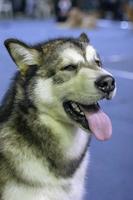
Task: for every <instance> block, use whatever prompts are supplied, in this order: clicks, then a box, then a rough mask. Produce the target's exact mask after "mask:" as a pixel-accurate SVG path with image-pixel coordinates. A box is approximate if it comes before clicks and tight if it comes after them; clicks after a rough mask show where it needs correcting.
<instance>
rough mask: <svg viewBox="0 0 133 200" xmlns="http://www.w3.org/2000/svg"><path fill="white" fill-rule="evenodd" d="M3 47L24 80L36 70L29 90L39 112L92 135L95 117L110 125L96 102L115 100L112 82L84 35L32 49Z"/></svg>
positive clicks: (16, 44) (19, 45)
mask: <svg viewBox="0 0 133 200" xmlns="http://www.w3.org/2000/svg"><path fill="white" fill-rule="evenodd" d="M5 45H6V47H7V48H8V50H9V53H10V55H11V56H12V58H13V60H14V61H15V62H16V64H17V65H18V67H19V69H20V71H21V74H22V76H23V77H25V75H26V73H27V71H28V70H29V69H30V70H32V67H33V66H36V69H37V70H36V73H35V75H34V76H33V77H32V79H31V81H30V82H29V84H30V85H31V87H30V86H28V87H29V88H30V89H29V98H30V99H31V100H32V101H33V102H34V104H35V105H36V107H37V108H38V110H39V112H42V113H45V114H48V115H50V116H52V117H53V118H55V119H58V120H60V121H63V122H65V123H71V124H77V125H79V126H80V127H82V128H83V129H85V130H87V131H90V130H91V131H92V132H93V130H94V132H98V130H96V128H94V122H93V121H95V120H96V117H94V115H95V114H96V113H98V114H99V119H100V117H101V119H102V120H104V121H108V123H110V122H109V120H108V119H105V118H106V117H107V116H103V113H102V114H100V112H101V111H100V107H99V104H98V101H99V100H101V99H103V98H106V99H111V98H112V97H113V96H114V94H115V81H114V78H113V77H112V75H111V74H110V73H109V72H107V71H105V70H104V69H103V68H102V64H101V60H100V58H99V56H98V54H97V52H96V50H95V49H94V48H93V47H92V46H91V45H90V43H89V39H88V38H87V36H86V35H85V34H81V36H80V37H79V38H77V39H57V40H52V41H49V42H47V43H44V44H41V45H38V46H33V47H31V46H30V47H29V46H27V45H26V44H24V43H22V42H20V41H18V40H13V39H10V40H7V41H6V42H5ZM92 115H93V117H91V116H92ZM100 115H101V116H100ZM90 118H91V119H90ZM96 121H97V120H96ZM89 122H90V123H89ZM99 124H100V123H98V122H97V125H98V126H99V127H98V129H100V128H101V126H100V125H99ZM104 124H105V123H104ZM104 126H105V125H104ZM108 126H109V124H108ZM106 129H107V128H106ZM97 135H98V133H97Z"/></svg>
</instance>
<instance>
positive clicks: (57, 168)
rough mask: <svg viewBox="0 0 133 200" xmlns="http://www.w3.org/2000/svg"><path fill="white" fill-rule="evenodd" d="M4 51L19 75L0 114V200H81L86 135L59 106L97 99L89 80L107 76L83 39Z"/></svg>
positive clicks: (14, 45)
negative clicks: (12, 61) (7, 52)
mask: <svg viewBox="0 0 133 200" xmlns="http://www.w3.org/2000/svg"><path fill="white" fill-rule="evenodd" d="M5 46H6V47H7V49H8V51H9V53H10V55H11V57H12V58H13V60H14V62H15V63H16V64H17V66H18V69H19V70H18V72H17V73H16V75H15V76H14V79H13V82H12V84H11V85H10V88H9V90H8V91H7V93H6V95H5V97H4V99H3V101H2V105H1V109H0V163H1V164H0V199H1V200H74V199H76V200H82V199H83V194H84V181H85V173H86V168H87V164H88V152H87V148H88V145H89V142H90V138H91V133H90V132H89V131H87V130H85V129H84V128H82V127H81V126H80V125H79V124H78V123H76V122H74V121H73V120H72V119H71V118H70V117H69V116H68V115H67V113H66V112H65V110H64V107H63V102H65V101H66V100H70V101H74V102H79V103H82V104H92V103H95V102H97V101H98V100H100V99H102V98H103V94H102V93H101V92H100V91H99V90H98V89H97V88H96V86H95V80H96V79H97V78H99V77H100V76H101V75H107V74H109V73H108V72H107V71H105V70H103V69H102V68H101V67H100V66H99V65H98V64H97V62H96V60H99V58H98V56H97V53H96V51H95V49H94V48H93V47H92V46H90V44H89V39H88V38H87V36H86V35H85V34H82V35H81V36H80V37H79V38H76V39H73V38H60V39H56V40H51V41H48V42H44V43H41V44H39V45H34V46H29V45H27V44H25V43H23V42H21V41H19V40H16V39H8V40H6V41H5ZM112 95H113V92H112V93H111V94H110V96H112Z"/></svg>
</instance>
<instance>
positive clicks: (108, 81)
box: [95, 75, 115, 94]
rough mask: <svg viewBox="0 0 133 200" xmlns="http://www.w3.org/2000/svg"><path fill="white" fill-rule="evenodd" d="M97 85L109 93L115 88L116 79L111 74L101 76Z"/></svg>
mask: <svg viewBox="0 0 133 200" xmlns="http://www.w3.org/2000/svg"><path fill="white" fill-rule="evenodd" d="M95 84H96V87H97V88H98V89H99V90H101V91H102V92H104V93H107V94H109V93H110V92H112V91H113V90H114V89H115V79H114V78H113V77H112V76H110V75H106V76H101V77H100V78H98V79H97V80H96V82H95Z"/></svg>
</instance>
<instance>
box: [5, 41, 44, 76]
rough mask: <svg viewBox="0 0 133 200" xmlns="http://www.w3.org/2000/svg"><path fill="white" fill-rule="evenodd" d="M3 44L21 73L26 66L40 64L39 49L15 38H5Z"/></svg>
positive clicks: (24, 70)
mask: <svg viewBox="0 0 133 200" xmlns="http://www.w3.org/2000/svg"><path fill="white" fill-rule="evenodd" d="M4 44H5V46H6V48H7V50H8V52H9V54H10V56H11V57H12V59H13V61H14V62H15V63H16V64H17V66H18V68H19V70H20V71H21V73H22V74H24V73H25V72H26V70H27V69H28V67H30V66H33V65H39V64H40V60H41V56H40V54H41V53H40V51H39V50H37V49H34V48H32V47H30V46H28V45H27V44H25V43H23V42H21V41H19V40H16V39H7V40H6V41H5V42H4Z"/></svg>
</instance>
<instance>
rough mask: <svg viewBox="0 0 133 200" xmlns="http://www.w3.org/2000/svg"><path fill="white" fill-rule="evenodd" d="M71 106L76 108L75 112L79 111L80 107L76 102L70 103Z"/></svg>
mask: <svg viewBox="0 0 133 200" xmlns="http://www.w3.org/2000/svg"><path fill="white" fill-rule="evenodd" d="M72 107H73V108H74V110H76V111H77V112H80V111H81V110H80V108H79V106H78V105H77V104H76V103H72Z"/></svg>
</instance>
